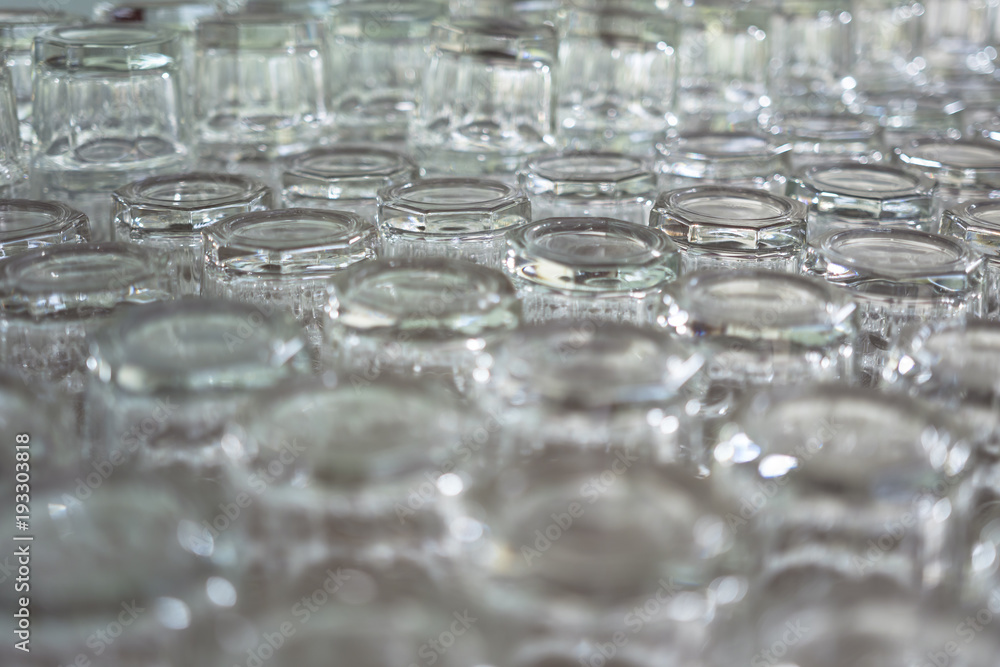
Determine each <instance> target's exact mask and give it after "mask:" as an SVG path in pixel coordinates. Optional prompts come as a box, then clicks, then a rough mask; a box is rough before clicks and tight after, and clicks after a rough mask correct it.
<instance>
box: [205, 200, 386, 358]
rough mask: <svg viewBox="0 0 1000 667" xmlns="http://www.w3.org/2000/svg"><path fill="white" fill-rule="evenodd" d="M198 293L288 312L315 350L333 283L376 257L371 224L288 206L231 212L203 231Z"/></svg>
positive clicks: (341, 214) (347, 215) (350, 216)
mask: <svg viewBox="0 0 1000 667" xmlns="http://www.w3.org/2000/svg"><path fill="white" fill-rule="evenodd" d="M202 233H203V236H204V244H205V256H204V276H203V280H202V290H201V293H202V295H203V296H208V297H218V298H223V299H228V300H231V301H240V302H243V303H248V304H252V305H255V306H257V307H258V308H260V309H261V310H264V311H268V312H269V311H272V310H273V311H278V312H284V313H289V314H291V315H293V316H294V317H295V319H296V320H297V321H298V322H299V323H300V324H302V326H303V327H304V328H305V331H306V336H307V338H308V340H309V343H310V344H311V345H312V346H313V348H314V349H315V350H316V351H318V350H319V348H320V346H321V343H322V339H323V330H322V327H323V321H324V320H325V319H326V308H327V305H328V303H329V301H330V296H331V290H332V287H331V283H330V280H331V278H333V277H334V276H336V275H337V274H338V273H340V272H341V271H343V270H344V269H346V268H347V267H349V266H352V265H354V264H356V263H358V262H362V261H365V260H370V259H374V258H375V253H376V245H377V243H376V237H377V235H376V232H375V225H373V224H372V223H370V222H368V221H366V220H362V219H361V218H360V217H358V216H357V215H353V214H351V213H344V212H340V211H325V210H320V209H307V208H286V209H281V210H277V211H258V212H254V213H245V214H242V215H233V216H230V217H228V218H226V219H225V220H222V221H221V222H219V223H217V224H215V225H211V226H210V227H208V228H206V229H205V230H204V231H203V232H202Z"/></svg>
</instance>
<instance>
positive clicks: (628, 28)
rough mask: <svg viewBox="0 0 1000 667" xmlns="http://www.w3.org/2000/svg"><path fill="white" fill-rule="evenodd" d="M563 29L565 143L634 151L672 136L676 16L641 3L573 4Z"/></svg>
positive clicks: (561, 118) (560, 87)
mask: <svg viewBox="0 0 1000 667" xmlns="http://www.w3.org/2000/svg"><path fill="white" fill-rule="evenodd" d="M559 31H560V39H559V76H558V79H557V97H558V105H559V108H558V125H559V130H558V139H559V142H560V144H561V145H567V146H569V147H572V148H575V149H585V150H622V151H628V150H629V149H633V148H634V147H636V146H642V147H643V148H646V147H647V146H648V145H649V144H651V143H652V142H653V141H654V140H655V139H656V138H658V137H659V136H660V135H662V133H663V132H664V131H666V129H667V127H668V122H669V118H670V115H671V114H672V112H673V107H674V96H675V93H676V87H677V45H678V38H679V34H678V33H679V24H678V22H677V21H676V20H675V19H674V18H673V17H671V16H670V15H668V14H666V13H664V12H656V11H654V8H652V7H645V6H643V4H642V3H639V2H622V3H604V2H599V1H586V2H574V3H569V4H568V5H567V6H566V7H565V11H563V12H562V13H561V14H560V22H559Z"/></svg>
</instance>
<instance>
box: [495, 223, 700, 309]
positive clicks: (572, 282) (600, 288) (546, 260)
mask: <svg viewBox="0 0 1000 667" xmlns="http://www.w3.org/2000/svg"><path fill="white" fill-rule="evenodd" d="M505 268H506V270H507V274H508V275H509V276H510V278H511V280H512V281H513V282H514V286H515V287H516V288H517V292H518V298H519V299H520V300H521V304H522V307H523V309H524V320H525V322H529V323H530V322H544V321H547V320H563V319H581V320H590V321H600V322H625V323H630V324H636V325H643V324H651V323H652V321H653V318H654V317H655V314H654V308H655V304H656V303H657V301H658V300H659V299H660V298H661V297H662V294H663V290H664V287H665V286H666V285H667V284H668V283H670V282H671V281H673V280H674V278H676V277H677V273H678V270H679V268H680V256H679V254H678V252H677V247H676V246H675V245H674V244H673V243H671V241H670V238H669V237H668V236H667V234H665V233H664V232H663V231H662V230H659V229H650V228H649V227H647V226H645V225H636V224H633V223H630V222H626V221H624V220H614V219H611V218H570V217H566V218H546V219H543V220H536V221H535V222H532V223H530V224H527V225H524V226H523V227H519V228H518V229H516V230H514V231H513V232H511V234H510V236H509V238H508V249H507V261H506V267H505Z"/></svg>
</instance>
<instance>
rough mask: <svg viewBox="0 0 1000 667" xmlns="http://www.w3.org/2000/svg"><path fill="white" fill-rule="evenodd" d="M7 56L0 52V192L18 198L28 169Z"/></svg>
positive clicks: (24, 186) (21, 193) (23, 187)
mask: <svg viewBox="0 0 1000 667" xmlns="http://www.w3.org/2000/svg"><path fill="white" fill-rule="evenodd" d="M0 28H2V26H0ZM6 59H7V55H6V53H5V52H3V51H0V194H2V195H3V196H4V197H17V196H19V195H23V194H24V193H25V191H26V188H27V177H28V172H27V170H26V169H25V166H24V160H23V158H22V146H21V141H22V140H21V129H20V125H19V123H18V119H17V111H18V108H17V104H16V98H15V97H14V94H15V90H14V81H13V79H12V77H11V70H10V69H8V67H7V65H6V62H5V60H6Z"/></svg>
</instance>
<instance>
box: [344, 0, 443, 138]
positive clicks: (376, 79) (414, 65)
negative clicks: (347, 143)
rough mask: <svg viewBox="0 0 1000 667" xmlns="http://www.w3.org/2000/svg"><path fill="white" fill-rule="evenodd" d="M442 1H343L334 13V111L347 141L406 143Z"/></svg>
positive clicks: (441, 14)
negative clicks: (428, 46)
mask: <svg viewBox="0 0 1000 667" xmlns="http://www.w3.org/2000/svg"><path fill="white" fill-rule="evenodd" d="M447 9H448V8H447V3H446V2H444V1H443V0H382V1H380V2H341V3H338V4H335V5H333V6H332V7H331V12H330V72H331V73H330V78H331V80H333V81H336V82H337V84H338V85H337V86H336V89H335V90H333V91H332V98H333V99H332V100H331V103H330V110H331V112H332V113H333V114H335V116H336V119H337V133H338V136H340V137H341V138H342V139H343V138H346V137H350V138H351V139H360V140H371V141H405V140H406V135H407V132H408V129H409V123H410V119H411V117H412V116H413V112H414V109H415V108H416V99H415V96H416V91H418V90H419V89H420V86H421V85H422V82H423V77H424V73H425V71H426V70H427V59H428V53H427V50H426V48H425V47H426V45H427V42H428V40H429V38H430V34H431V24H432V23H433V22H434V21H435V20H437V19H439V18H441V17H443V16H445V15H446V14H447Z"/></svg>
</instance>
